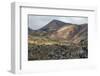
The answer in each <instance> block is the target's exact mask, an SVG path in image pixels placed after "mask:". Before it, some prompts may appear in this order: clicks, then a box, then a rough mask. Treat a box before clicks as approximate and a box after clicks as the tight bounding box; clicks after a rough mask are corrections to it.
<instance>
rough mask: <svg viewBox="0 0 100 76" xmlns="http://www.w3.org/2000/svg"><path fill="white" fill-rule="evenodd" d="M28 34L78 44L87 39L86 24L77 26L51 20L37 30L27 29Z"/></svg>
mask: <svg viewBox="0 0 100 76" xmlns="http://www.w3.org/2000/svg"><path fill="white" fill-rule="evenodd" d="M28 34H29V35H31V36H46V37H48V38H51V39H57V40H62V41H63V40H64V41H66V42H67V41H71V42H74V43H79V42H80V41H81V40H87V38H88V36H87V35H88V24H80V25H78V24H72V23H65V22H62V21H59V20H52V21H51V22H49V23H48V24H47V25H45V26H44V27H42V28H40V29H38V30H32V29H31V28H28Z"/></svg>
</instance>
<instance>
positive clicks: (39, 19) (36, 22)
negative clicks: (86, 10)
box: [28, 15, 88, 30]
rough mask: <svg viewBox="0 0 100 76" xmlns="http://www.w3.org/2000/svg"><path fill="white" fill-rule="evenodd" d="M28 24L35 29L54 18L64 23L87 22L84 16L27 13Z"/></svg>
mask: <svg viewBox="0 0 100 76" xmlns="http://www.w3.org/2000/svg"><path fill="white" fill-rule="evenodd" d="M28 19H29V20H28V21H29V22H28V26H29V27H30V28H32V29H33V30H37V29H40V28H42V27H43V26H45V25H46V24H48V23H49V22H50V21H52V20H54V19H56V20H60V21H63V22H66V23H73V24H83V23H88V18H86V17H67V16H66V17H61V16H60V17H59V16H36V15H29V17H28Z"/></svg>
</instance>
